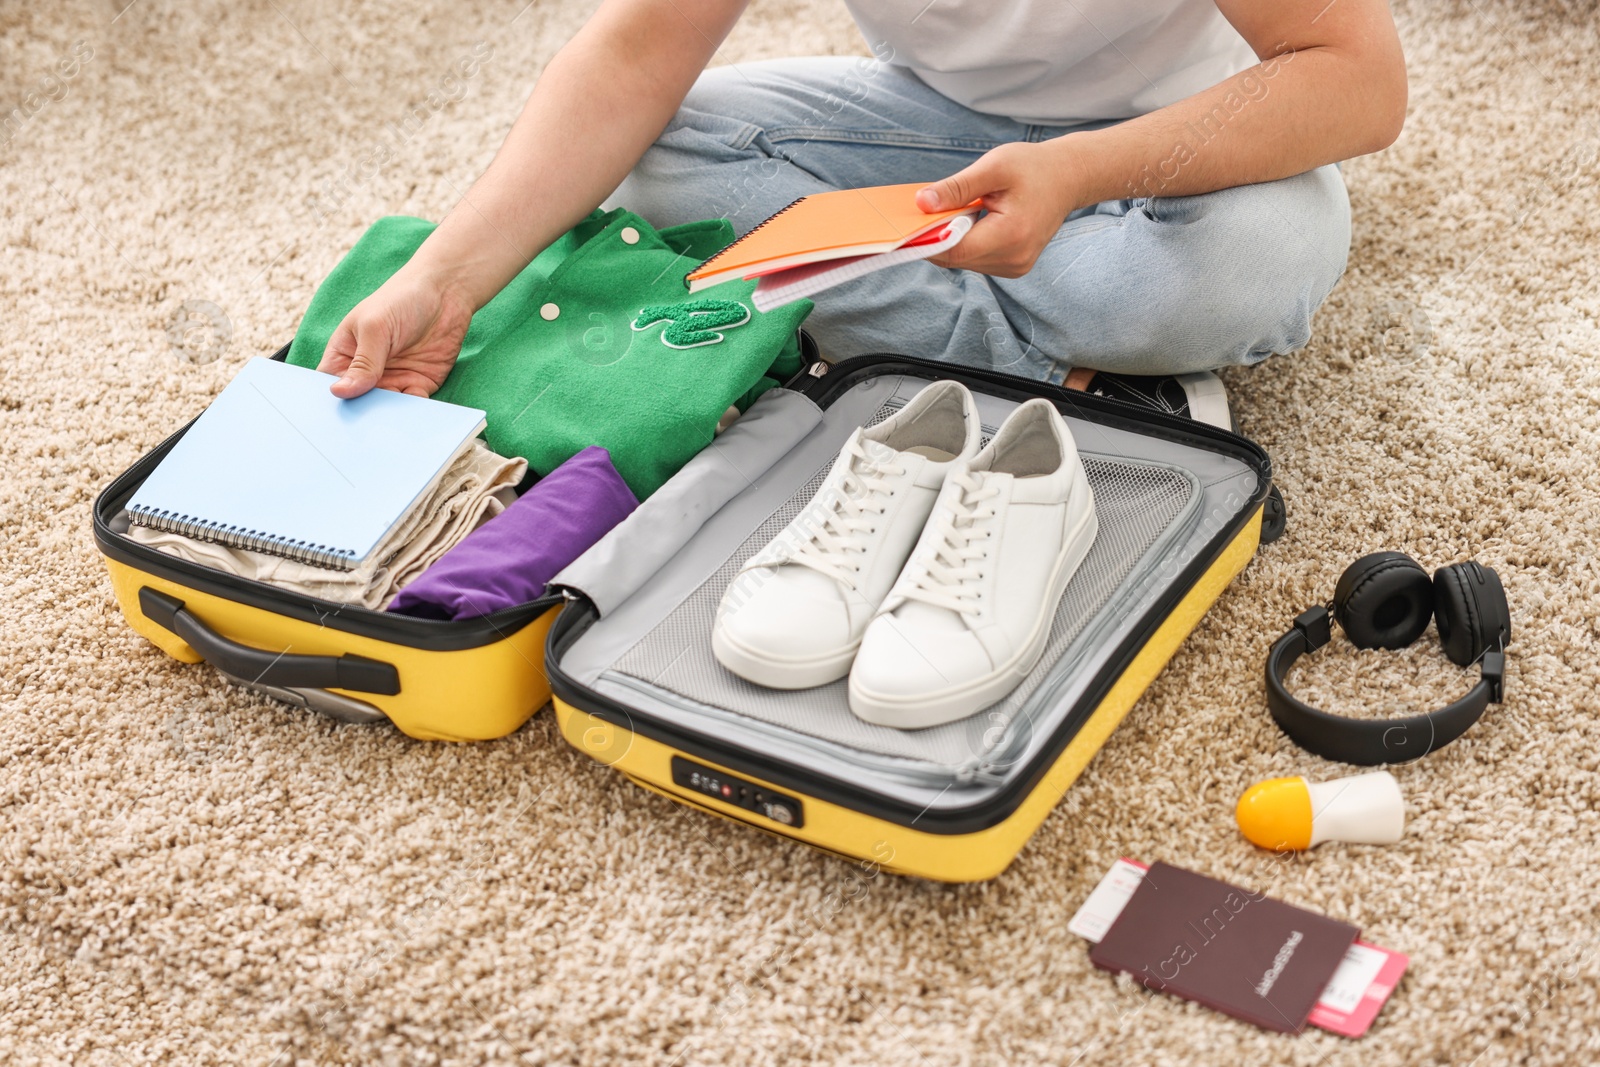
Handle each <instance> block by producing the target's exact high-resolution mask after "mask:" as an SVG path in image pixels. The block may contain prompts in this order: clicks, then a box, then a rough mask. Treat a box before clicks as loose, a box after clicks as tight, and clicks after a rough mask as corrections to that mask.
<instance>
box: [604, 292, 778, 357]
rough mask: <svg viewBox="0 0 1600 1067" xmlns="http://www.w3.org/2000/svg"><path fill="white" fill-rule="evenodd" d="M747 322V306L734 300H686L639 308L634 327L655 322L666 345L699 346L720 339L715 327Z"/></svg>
mask: <svg viewBox="0 0 1600 1067" xmlns="http://www.w3.org/2000/svg"><path fill="white" fill-rule="evenodd" d="M749 321H750V309H749V308H747V307H745V306H744V305H743V304H741V303H739V302H738V301H737V300H706V299H702V300H686V301H684V302H683V303H681V304H651V305H650V306H649V307H645V308H640V309H639V314H638V315H637V316H636V317H635V318H634V320H633V328H634V329H635V330H648V329H649V328H650V327H652V326H654V325H655V324H656V323H658V322H665V323H666V324H667V325H666V326H665V327H663V328H662V330H661V343H662V344H664V345H666V346H667V347H668V348H699V347H700V346H701V345H714V344H716V343H717V342H719V341H721V340H722V336H723V335H722V334H720V333H718V332H717V331H718V330H722V329H729V330H731V329H733V327H735V326H743V325H744V324H745V323H747V322H749Z"/></svg>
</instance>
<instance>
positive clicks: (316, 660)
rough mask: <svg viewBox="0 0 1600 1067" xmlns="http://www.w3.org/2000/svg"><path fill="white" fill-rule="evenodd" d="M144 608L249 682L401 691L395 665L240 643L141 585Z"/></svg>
mask: <svg viewBox="0 0 1600 1067" xmlns="http://www.w3.org/2000/svg"><path fill="white" fill-rule="evenodd" d="M139 609H140V610H141V611H143V612H144V617H145V618H147V619H149V620H150V621H151V622H153V623H155V624H156V625H158V626H161V627H163V628H165V629H167V630H171V631H172V632H173V633H175V634H177V635H178V636H179V637H181V638H183V640H184V642H185V643H186V644H187V645H188V646H189V647H190V648H192V649H194V650H195V651H196V652H198V653H200V655H201V656H202V657H203V658H204V659H205V661H206V662H207V663H209V664H211V665H212V666H213V667H215V668H217V669H218V670H220V671H225V672H227V673H228V674H231V675H233V676H234V677H236V678H241V679H244V680H245V681H249V682H257V683H260V684H261V685H276V686H282V687H284V688H286V689H347V690H349V691H351V692H353V693H378V694H380V695H383V696H394V695H395V694H396V693H398V692H400V672H399V671H397V670H395V669H394V664H392V663H384V662H383V661H381V660H375V659H368V658H366V657H365V656H350V655H345V656H301V655H291V654H289V653H287V652H269V651H267V650H266V649H262V648H251V647H250V646H249V645H241V644H239V642H237V641H230V640H228V639H227V638H226V637H223V636H222V635H221V634H219V633H217V631H215V630H213V629H211V627H209V626H207V625H206V624H205V623H203V622H201V621H200V620H199V619H197V618H195V617H194V615H192V614H191V613H190V612H189V611H188V609H186V608H185V607H184V605H183V601H181V600H179V599H178V598H177V597H173V596H168V595H167V594H166V593H161V592H157V591H156V590H154V589H151V588H150V587H149V586H142V587H141V588H140V589H139Z"/></svg>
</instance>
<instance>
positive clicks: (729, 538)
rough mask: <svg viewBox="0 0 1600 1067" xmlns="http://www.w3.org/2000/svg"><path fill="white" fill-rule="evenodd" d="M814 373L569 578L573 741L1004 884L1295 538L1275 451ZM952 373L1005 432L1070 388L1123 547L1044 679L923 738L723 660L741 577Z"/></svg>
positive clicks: (644, 769)
mask: <svg viewBox="0 0 1600 1067" xmlns="http://www.w3.org/2000/svg"><path fill="white" fill-rule="evenodd" d="M811 370H812V372H813V376H812V377H811V379H810V381H809V382H807V383H805V384H804V386H803V387H799V388H792V389H790V390H784V391H778V390H775V391H774V392H773V393H771V394H769V395H768V396H767V397H764V398H763V400H762V402H761V403H760V404H758V405H756V406H755V407H753V408H752V409H751V411H750V412H749V413H748V414H747V415H746V416H745V417H744V418H743V419H741V420H740V421H739V422H738V423H735V425H734V427H733V428H732V429H730V430H729V431H728V433H727V434H725V435H724V436H723V437H722V438H719V439H718V441H717V442H715V443H714V444H713V446H712V447H711V448H708V449H707V450H706V451H705V452H703V453H701V455H700V456H697V457H696V458H695V460H694V461H692V462H691V463H690V465H689V466H688V467H685V468H684V470H683V472H682V473H681V474H680V476H679V477H678V478H677V479H674V480H673V482H672V483H669V484H668V486H667V487H665V488H664V489H663V490H662V491H661V492H660V493H659V494H658V495H657V496H656V497H652V498H651V499H650V500H649V501H647V502H646V503H645V505H644V506H642V507H641V508H640V510H639V511H638V512H636V513H635V514H634V515H633V516H631V517H630V518H629V519H628V520H626V521H625V522H624V523H623V524H622V525H621V526H619V527H618V528H617V529H616V530H613V531H612V533H611V535H610V536H609V537H608V538H607V539H606V540H605V541H604V542H602V543H601V544H600V545H597V546H596V548H595V549H594V550H593V551H591V552H590V553H588V554H586V555H585V556H584V557H583V558H581V559H579V560H578V561H577V562H575V563H574V564H573V565H572V566H571V567H569V568H568V569H567V570H566V571H565V572H563V573H562V574H561V575H558V576H557V578H556V581H555V583H554V586H556V587H560V588H561V589H562V591H563V592H564V595H566V596H568V597H570V598H571V599H572V601H573V602H572V603H570V604H568V606H567V607H566V608H565V609H564V610H563V612H562V614H561V615H560V616H559V617H558V618H557V619H556V621H555V624H554V626H553V627H552V628H551V630H550V635H549V648H548V650H547V653H546V666H547V669H548V671H549V674H550V678H551V684H552V687H553V689H554V693H555V712H556V716H557V718H558V720H559V722H560V727H561V732H562V735H563V736H564V737H565V738H566V740H567V741H568V742H569V743H570V744H571V745H572V746H573V747H575V748H576V749H578V750H579V751H580V752H583V753H585V754H587V755H588V756H590V757H591V758H593V759H595V760H598V761H600V762H602V763H604V764H606V765H608V766H611V767H613V768H615V769H616V770H617V771H619V772H620V773H622V774H624V775H627V776H628V777H629V778H630V779H632V780H633V781H634V782H636V783H638V784H639V785H641V786H643V787H645V788H647V789H650V790H653V791H655V792H657V793H660V794H662V795H663V796H666V797H669V798H671V799H672V800H674V801H677V802H678V803H681V804H685V805H688V806H690V807H694V808H698V809H700V810H702V811H706V812H710V813H712V814H716V815H720V816H724V817H726V818H729V819H733V820H736V821H739V822H743V823H746V824H748V825H751V826H755V827H758V828H760V829H762V830H766V831H769V832H771V833H774V834H778V835H780V836H783V837H787V838H792V839H794V840H796V841H801V842H804V843H806V844H808V845H812V846H814V847H816V848H820V849H824V850H826V851H829V852H833V853H837V854H840V855H843V856H847V857H850V858H852V859H854V860H857V861H860V862H863V863H866V864H871V865H874V866H875V867H877V868H881V869H884V870H888V871H892V872H896V873H901V874H908V875H915V876H920V877H924V878H930V879H938V880H944V881H953V882H965V881H976V880H981V879H987V878H992V877H994V876H995V875H997V874H999V873H1000V872H1001V871H1002V870H1004V869H1005V867H1006V866H1007V865H1008V864H1009V863H1010V862H1011V860H1012V859H1013V858H1014V857H1015V856H1016V854H1017V853H1018V852H1019V851H1020V850H1021V848H1022V847H1023V845H1025V844H1026V843H1027V841H1028V839H1029V838H1030V837H1031V836H1032V834H1033V832H1034V831H1035V830H1036V829H1037V828H1038V826H1039V824H1040V823H1041V822H1042V821H1043V819H1044V818H1045V816H1046V815H1047V814H1049V812H1050V810H1051V809H1052V808H1053V807H1054V805H1055V804H1056V802H1057V801H1058V800H1059V799H1060V798H1061V796H1062V794H1063V793H1064V792H1065V791H1066V789H1067V788H1068V787H1069V786H1071V784H1072V783H1073V781H1074V780H1075V779H1076V778H1077V777H1078V775H1079V774H1080V773H1081V772H1082V771H1083V769H1084V766H1085V765H1086V764H1087V763H1088V761H1089V760H1090V759H1091V758H1092V757H1093V756H1094V754H1095V753H1096V752H1097V751H1098V750H1099V749H1100V747H1101V746H1102V745H1103V744H1104V743H1105V741H1106V739H1107V737H1108V736H1109V735H1110V733H1111V731H1112V730H1113V729H1114V728H1115V727H1116V726H1117V724H1118V723H1119V722H1120V721H1121V720H1122V718H1123V717H1124V716H1125V715H1126V714H1127V713H1128V710H1129V709H1130V708H1131V707H1132V706H1133V703H1134V701H1135V700H1137V699H1138V696H1139V694H1140V693H1141V692H1143V691H1144V689H1145V687H1146V686H1147V685H1149V683H1150V682H1151V681H1152V680H1153V679H1154V678H1155V676H1156V674H1157V673H1158V672H1159V671H1160V670H1161V668H1162V666H1163V665H1164V664H1165V663H1166V662H1167V660H1168V659H1169V658H1170V657H1171V656H1172V654H1173V653H1174V651H1175V650H1176V649H1177V648H1178V646H1179V644H1180V643H1181V642H1182V641H1183V638H1184V637H1185V636H1186V635H1187V634H1188V633H1189V631H1190V630H1192V629H1193V628H1194V626H1195V624H1196V623H1197V622H1198V621H1199V620H1200V618H1201V616H1202V615H1203V614H1204V613H1205V611H1206V610H1207V608H1209V607H1210V605H1211V604H1212V603H1213V602H1214V601H1215V600H1216V598H1217V597H1218V596H1219V595H1220V594H1221V592H1222V590H1223V589H1224V588H1225V587H1226V586H1227V585H1228V583H1229V581H1230V580H1231V579H1232V578H1233V576H1234V575H1235V574H1237V573H1238V572H1239V571H1240V570H1242V569H1243V568H1244V566H1245V565H1246V564H1247V563H1248V562H1249V560H1250V559H1251V557H1252V556H1253V554H1254V552H1255V550H1256V547H1257V544H1258V543H1259V541H1260V539H1261V537H1262V527H1263V517H1264V516H1266V515H1269V513H1270V518H1271V521H1270V522H1269V523H1268V531H1267V532H1268V535H1269V536H1274V535H1276V533H1278V532H1281V526H1282V521H1281V520H1282V510H1281V498H1279V497H1277V496H1276V494H1275V493H1274V491H1273V490H1272V486H1271V465H1270V460H1269V459H1268V457H1267V455H1266V453H1264V452H1263V451H1262V450H1261V449H1260V448H1259V447H1258V446H1256V445H1255V444H1253V443H1252V442H1250V441H1248V440H1247V439H1245V438H1243V437H1240V436H1238V435H1236V434H1233V433H1229V432H1227V431H1224V430H1219V429H1215V428H1213V427H1210V426H1207V425H1204V424H1201V423H1196V422H1193V421H1191V420H1188V419H1182V418H1175V417H1168V416H1163V415H1157V414H1152V413H1151V412H1149V411H1145V410H1141V409H1135V408H1132V407H1130V406H1128V405H1125V404H1121V403H1118V402H1115V401H1111V400H1106V399H1103V398H1100V397H1095V396H1086V395H1084V394H1082V393H1077V392H1067V391H1065V390H1062V389H1059V388H1056V387H1052V386H1047V385H1043V384H1040V383H1034V382H1027V381H1021V380H1018V379H1015V378H1011V377H1008V376H1005V375H1000V374H994V373H990V372H983V371H976V370H967V369H964V368H960V367H957V366H953V365H951V364H948V363H931V362H925V361H920V360H914V359H908V358H905V357H898V356H871V357H863V358H860V359H853V360H849V361H846V362H842V363H840V364H837V365H835V366H833V367H832V368H831V369H830V368H829V367H827V366H826V365H824V364H818V365H814V366H813V367H812V368H811ZM950 377H953V378H957V379H960V380H961V381H963V382H965V383H966V385H967V386H968V387H969V388H970V389H971V390H972V391H973V393H974V395H975V397H976V398H977V401H978V404H979V408H980V414H981V415H982V417H983V420H984V425H985V430H986V433H992V432H993V430H994V428H995V427H996V426H997V425H998V424H999V422H1000V421H1002V420H1003V418H1004V416H1005V415H1006V413H1007V412H1009V411H1010V410H1011V408H1013V407H1014V406H1015V405H1017V404H1019V403H1021V402H1022V401H1024V400H1026V399H1028V398H1029V397H1032V396H1047V397H1050V398H1051V399H1052V400H1053V401H1054V402H1055V403H1056V405H1057V407H1058V408H1059V409H1060V410H1061V412H1062V414H1063V415H1064V416H1066V418H1067V420H1068V424H1069V425H1070V426H1071V428H1072V430H1073V434H1074V437H1075V439H1076V441H1077V443H1078V447H1079V450H1080V453H1081V454H1082V455H1083V457H1084V462H1085V467H1086V470H1087V471H1088V473H1089V477H1090V482H1091V485H1093V486H1094V489H1095V496H1096V505H1097V511H1098V513H1099V516H1100V535H1099V537H1098V538H1097V540H1096V542H1095V545H1094V548H1093V549H1091V551H1090V554H1089V556H1088V557H1087V558H1086V559H1085V561H1084V563H1083V565H1082V566H1081V567H1080V568H1079V571H1078V572H1077V574H1076V575H1075V576H1074V578H1073V579H1072V581H1071V583H1070V584H1069V585H1068V588H1067V592H1066V594H1065V595H1064V597H1063V600H1062V603H1061V607H1060V609H1059V611H1058V613H1057V617H1056V619H1055V623H1054V628H1053V630H1052V635H1051V639H1050V643H1049V645H1048V646H1047V648H1046V652H1045V656H1044V659H1043V660H1042V661H1041V663H1040V666H1039V667H1038V668H1037V669H1036V670H1035V671H1034V673H1033V674H1032V675H1031V676H1030V677H1029V678H1028V679H1027V680H1026V681H1025V682H1024V683H1023V684H1022V686H1020V687H1019V688H1018V690H1017V691H1016V692H1014V693H1013V694H1012V695H1011V696H1009V697H1007V698H1006V700H1004V701H1002V702H1001V703H1000V704H997V705H996V706H995V707H994V708H991V709H989V710H988V711H987V712H983V713H980V714H978V715H976V716H973V717H972V718H971V719H970V720H966V721H963V722H960V723H952V724H948V725H946V726H941V727H935V728H932V729H929V730H918V731H899V730H891V729H888V728H885V727H878V726H873V725H870V724H867V723H864V722H861V721H860V720H858V719H856V718H855V717H854V716H853V715H851V714H850V712H849V710H848V707H847V705H846V703H845V683H844V682H843V681H840V682H836V683H832V684H831V685H829V686H823V687H819V688H817V689H813V690H802V691H792V692H782V691H777V690H769V689H763V688H761V687H759V686H754V685H751V684H750V683H747V682H744V681H743V680H741V679H738V678H736V677H735V676H733V675H732V674H731V673H729V672H727V671H726V670H725V669H723V668H722V667H721V666H720V665H718V664H717V663H716V661H715V659H714V658H713V657H712V656H711V654H710V648H709V634H710V626H711V620H712V618H713V615H714V612H715V608H716V604H717V602H718V601H719V600H720V598H721V595H722V592H723V590H724V589H725V588H726V586H727V584H728V582H729V581H730V580H731V578H732V576H733V574H734V573H735V572H736V571H737V569H738V568H739V566H740V565H741V564H742V563H743V562H744V560H745V559H747V558H749V556H750V555H751V554H753V553H754V552H755V551H756V550H757V549H758V548H760V547H761V546H763V545H765V544H766V543H767V542H768V541H769V540H770V539H771V538H772V537H773V536H774V535H775V534H776V533H777V532H778V531H779V530H781V529H782V528H783V526H784V525H786V524H787V523H788V522H789V521H790V520H791V519H792V518H793V517H794V515H795V514H797V513H798V512H799V510H800V508H801V507H802V506H803V505H804V504H805V502H806V501H808V500H809V499H810V498H811V496H812V494H813V493H815V491H816V488H817V485H818V484H819V482H820V480H821V478H822V475H823V474H824V473H825V472H826V470H827V468H828V466H829V464H830V463H831V462H832V459H833V457H834V455H835V454H836V453H837V451H838V448H839V447H840V445H841V444H842V443H843V441H844V439H845V437H846V436H848V434H849V433H850V432H851V431H852V430H854V429H855V428H856V427H857V426H860V425H864V424H868V423H870V422H873V421H876V420H878V419H881V418H884V417H887V416H888V415H889V414H890V413H892V412H893V411H894V410H896V409H897V407H898V406H899V405H901V404H903V403H904V402H905V401H907V400H908V399H909V398H910V397H911V396H913V395H915V393H916V392H917V391H918V390H919V389H921V388H922V387H923V386H925V385H926V384H927V383H928V382H929V381H931V380H933V379H935V378H950Z"/></svg>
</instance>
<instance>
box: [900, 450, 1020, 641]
mask: <svg viewBox="0 0 1600 1067" xmlns="http://www.w3.org/2000/svg"><path fill="white" fill-rule="evenodd" d="M949 480H950V481H951V482H954V483H955V484H956V485H957V486H959V487H960V488H961V492H960V493H958V494H956V496H955V499H954V500H953V501H952V502H951V506H950V509H949V511H947V512H946V513H945V514H943V515H941V516H940V517H939V527H938V530H937V536H938V540H937V542H936V543H935V544H934V545H933V546H932V547H933V555H932V557H931V558H930V559H929V560H928V564H927V566H926V567H925V568H919V569H915V570H913V571H912V572H911V574H910V575H908V577H910V578H911V581H910V583H909V584H908V588H906V589H904V590H903V593H904V596H905V598H906V599H907V600H919V601H921V602H922V603H924V604H931V605H932V606H934V607H936V608H944V609H945V610H946V611H954V612H957V613H958V614H961V615H969V616H970V615H976V614H977V613H978V603H977V601H978V600H979V599H981V598H982V595H983V594H982V592H981V591H980V590H979V589H978V588H977V583H978V582H979V581H980V580H982V578H983V571H982V570H981V567H982V563H983V560H984V558H985V557H986V556H987V555H988V549H987V548H985V547H984V546H983V544H982V542H984V541H987V540H988V539H989V538H991V537H993V536H994V530H993V529H992V528H991V527H990V526H989V524H988V523H986V522H984V521H983V520H985V519H990V518H993V517H994V516H995V515H996V514H997V512H996V511H995V509H994V508H993V507H989V508H984V507H983V506H982V505H983V503H984V502H985V501H987V500H991V499H993V498H994V497H997V496H999V495H1000V487H999V486H997V485H985V484H984V480H983V479H981V478H978V477H975V476H974V475H973V474H972V472H971V471H957V472H953V473H951V475H950V477H949Z"/></svg>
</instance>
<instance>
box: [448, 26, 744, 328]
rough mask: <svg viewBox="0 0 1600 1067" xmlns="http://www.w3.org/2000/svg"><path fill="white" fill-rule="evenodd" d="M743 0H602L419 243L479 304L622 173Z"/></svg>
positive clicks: (673, 106) (667, 116)
mask: <svg viewBox="0 0 1600 1067" xmlns="http://www.w3.org/2000/svg"><path fill="white" fill-rule="evenodd" d="M747 2H748V0H608V2H607V3H605V4H603V5H602V6H601V7H600V9H599V10H598V11H597V12H595V14H594V16H593V17H592V18H590V20H589V21H588V22H587V23H585V24H584V26H583V28H582V29H580V30H579V31H578V32H577V34H575V35H574V36H573V38H572V40H571V41H569V42H568V43H567V44H566V45H565V46H564V47H563V48H562V49H561V51H560V52H558V53H557V54H556V55H555V57H554V58H553V59H551V60H550V62H549V64H548V65H547V66H546V67H545V69H544V73H543V74H542V75H541V76H540V78H539V81H538V83H537V84H536V85H535V86H534V89H533V93H532V95H531V96H530V97H529V98H528V102H527V104H526V106H524V107H523V109H522V114H521V115H520V116H519V117H518V118H517V120H516V122H515V124H514V125H513V126H512V127H511V132H510V133H509V134H508V135H507V136H506V139H505V143H504V144H502V145H501V147H500V151H499V152H498V153H497V154H496V155H495V158H494V162H492V163H491V164H490V165H489V168H488V169H487V170H486V171H485V172H484V174H483V176H482V177H481V178H479V179H478V180H477V182H475V183H474V184H473V186H472V188H471V190H469V191H468V193H467V194H466V196H465V197H464V198H463V200H462V202H461V203H460V204H459V205H457V206H456V208H455V209H454V210H452V211H451V212H450V214H449V216H447V217H446V219H445V221H444V222H443V223H442V224H441V225H440V226H439V229H438V230H437V231H435V233H434V234H433V235H431V236H430V237H429V239H428V241H427V242H426V243H425V244H424V245H423V247H422V248H421V249H420V250H419V251H418V253H417V258H419V259H421V260H422V266H423V267H424V268H425V269H428V270H431V271H433V272H435V273H436V274H437V275H438V276H439V277H441V278H442V279H444V280H445V281H446V283H447V284H450V285H452V286H454V287H456V288H457V289H459V290H460V291H462V292H464V293H466V294H467V295H468V296H469V298H470V299H471V301H472V303H473V305H474V306H477V307H481V306H482V305H483V304H485V303H487V302H488V301H489V299H490V298H491V297H493V296H494V294H496V293H498V292H499V291H500V289H501V288H502V287H503V286H504V285H505V284H506V283H507V282H509V281H510V280H511V279H512V278H513V277H515V276H516V275H517V273H518V272H519V271H521V270H522V268H523V267H524V266H526V265H527V264H528V262H529V261H530V260H531V259H532V258H533V256H534V255H535V254H537V253H538V252H539V251H540V250H542V249H543V248H544V247H545V246H546V245H547V244H549V243H550V242H551V241H553V240H555V238H556V237H558V236H560V235H561V234H562V233H565V232H566V231H567V230H568V229H570V228H571V227H572V226H573V225H574V224H576V223H577V222H578V221H579V220H581V219H582V218H583V217H584V216H585V215H587V214H588V213H589V212H590V211H593V210H594V208H595V207H596V206H597V205H598V204H599V203H600V201H601V200H603V199H604V198H605V197H606V196H607V195H608V194H609V193H610V192H611V191H612V190H613V189H615V188H616V187H617V185H618V184H619V183H620V182H621V181H622V179H623V178H624V177H625V176H626V175H627V173H628V171H630V170H631V169H632V168H633V165H634V164H635V163H637V162H638V160H639V157H640V156H642V155H643V154H644V151H645V149H646V148H648V147H649V146H650V144H651V143H652V142H653V141H654V140H655V139H656V137H657V136H658V135H659V134H660V133H661V131H662V129H663V128H665V126H666V125H667V123H668V122H669V121H670V120H671V118H672V116H673V114H674V113H675V112H676V111H677V108H678V105H679V104H681V103H682V102H683V98H684V96H685V95H686V94H687V93H688V91H689V88H690V87H691V86H692V85H693V84H694V80H695V78H696V77H698V76H699V74H700V72H701V71H702V70H704V69H705V67H706V64H707V63H709V62H710V61H711V57H712V55H713V53H715V51H716V50H717V48H718V47H720V46H721V44H722V41H723V39H724V38H725V37H726V36H727V35H728V31H729V30H731V29H732V28H733V25H734V23H735V22H736V21H737V20H738V18H739V16H740V14H741V13H742V12H743V11H744V8H745V6H746V4H747Z"/></svg>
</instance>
